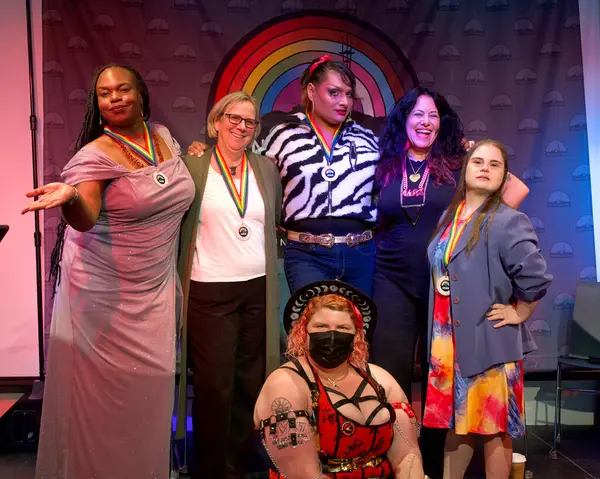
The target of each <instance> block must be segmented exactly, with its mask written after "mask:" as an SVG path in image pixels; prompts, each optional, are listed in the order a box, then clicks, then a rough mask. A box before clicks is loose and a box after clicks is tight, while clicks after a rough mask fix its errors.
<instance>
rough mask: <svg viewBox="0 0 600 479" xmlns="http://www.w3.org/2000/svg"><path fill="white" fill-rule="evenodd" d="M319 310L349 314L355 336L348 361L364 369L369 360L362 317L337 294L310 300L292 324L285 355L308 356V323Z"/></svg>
mask: <svg viewBox="0 0 600 479" xmlns="http://www.w3.org/2000/svg"><path fill="white" fill-rule="evenodd" d="M321 308H327V309H331V310H333V311H344V312H346V313H349V314H350V317H351V318H352V322H353V323H354V327H355V328H356V335H355V336H354V349H353V351H352V353H351V354H350V358H349V361H350V363H351V364H353V365H354V366H356V367H359V368H361V369H366V367H367V362H368V360H369V345H368V344H367V341H366V339H365V332H364V331H363V329H362V325H363V320H362V315H361V314H360V311H359V310H358V308H357V307H356V305H355V304H354V303H353V302H352V301H350V300H349V299H346V298H344V297H343V296H340V295H339V294H326V295H323V296H317V297H315V298H313V299H311V300H310V302H309V303H308V305H307V306H306V308H305V309H304V312H303V313H302V316H300V318H299V319H298V320H296V321H295V322H294V323H293V324H292V329H291V331H290V333H289V335H288V340H287V351H286V355H287V356H288V357H293V358H298V357H302V356H307V355H308V330H307V327H308V323H309V322H310V320H311V319H312V317H313V316H314V315H315V313H316V312H317V311H318V310H319V309H321Z"/></svg>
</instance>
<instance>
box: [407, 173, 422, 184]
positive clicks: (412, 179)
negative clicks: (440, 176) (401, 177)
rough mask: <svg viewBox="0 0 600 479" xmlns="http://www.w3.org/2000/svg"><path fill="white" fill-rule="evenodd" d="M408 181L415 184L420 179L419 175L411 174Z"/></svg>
mask: <svg viewBox="0 0 600 479" xmlns="http://www.w3.org/2000/svg"><path fill="white" fill-rule="evenodd" d="M408 178H409V179H410V181H412V182H413V183H416V182H417V181H419V180H420V179H421V173H413V174H412V175H410V176H409V177H408Z"/></svg>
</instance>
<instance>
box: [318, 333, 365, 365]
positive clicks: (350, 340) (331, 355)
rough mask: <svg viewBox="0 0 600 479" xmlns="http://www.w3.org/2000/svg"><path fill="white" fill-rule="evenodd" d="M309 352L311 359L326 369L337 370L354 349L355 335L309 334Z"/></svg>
mask: <svg viewBox="0 0 600 479" xmlns="http://www.w3.org/2000/svg"><path fill="white" fill-rule="evenodd" d="M308 336H309V338H310V340H309V342H308V350H309V352H310V357H311V359H312V360H313V361H314V362H315V363H317V364H318V365H319V366H321V367H322V368H325V369H333V368H337V367H338V366H339V365H340V364H342V363H343V362H344V361H346V360H347V359H348V358H349V357H350V354H351V353H352V351H353V349H354V334H350V333H342V332H340V331H325V332H322V333H309V334H308Z"/></svg>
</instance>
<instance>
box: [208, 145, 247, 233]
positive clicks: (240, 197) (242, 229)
mask: <svg viewBox="0 0 600 479" xmlns="http://www.w3.org/2000/svg"><path fill="white" fill-rule="evenodd" d="M215 158H216V159H217V165H219V170H221V177H222V178H223V181H225V186H227V191H229V194H230V195H231V198H232V199H233V202H234V203H235V206H236V208H237V210H238V213H239V215H240V218H242V221H243V220H244V216H245V215H246V208H247V207H248V157H247V156H246V153H244V156H242V162H241V164H240V165H241V168H242V171H241V173H240V175H241V177H242V179H241V181H240V191H239V192H238V190H237V187H236V186H235V183H234V181H233V177H232V176H231V172H230V171H229V168H228V167H227V163H225V159H224V158H223V155H222V154H221V149H220V148H219V145H217V146H216V148H215ZM250 236H251V232H250V228H248V226H246V225H245V224H244V223H242V224H241V225H240V226H238V228H237V230H236V232H235V237H236V238H237V239H239V240H240V241H248V240H249V239H250Z"/></svg>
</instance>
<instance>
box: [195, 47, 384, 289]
mask: <svg viewBox="0 0 600 479" xmlns="http://www.w3.org/2000/svg"><path fill="white" fill-rule="evenodd" d="M301 85H302V105H303V111H301V112H298V113H294V114H288V115H286V116H285V118H284V119H283V121H281V122H280V123H279V124H277V125H276V126H275V127H274V128H272V129H271V130H270V131H269V133H268V135H267V136H266V138H265V139H264V141H263V142H262V144H261V146H260V147H259V148H258V153H260V154H262V155H265V156H268V157H270V158H271V159H273V161H274V162H275V163H276V164H277V166H278V168H279V172H280V177H281V182H282V188H283V211H282V227H283V229H285V230H286V235H287V239H288V243H287V245H286V248H285V257H284V268H285V274H286V277H287V281H288V284H289V287H290V290H291V292H292V293H293V292H294V291H296V290H298V289H299V288H301V287H303V286H304V285H306V284H308V283H311V282H313V281H317V280H326V279H340V280H342V281H345V282H347V283H350V284H352V285H353V286H355V287H357V288H359V289H360V290H362V291H364V292H365V293H366V294H368V295H371V292H372V283H373V271H374V258H375V244H374V242H373V234H372V229H373V228H374V227H375V225H376V215H377V206H376V204H375V202H374V201H373V184H374V178H375V168H376V166H377V162H378V160H379V146H378V140H377V137H376V136H375V134H374V133H373V132H372V131H371V130H369V129H367V128H364V127H362V126H360V125H359V124H357V123H356V122H355V121H354V120H352V119H351V118H350V113H351V111H352V108H353V105H354V100H355V99H356V77H355V76H354V74H353V73H352V71H350V69H349V68H348V67H346V66H345V65H344V64H343V63H339V62H335V61H333V60H332V59H331V57H329V56H328V55H324V56H322V57H320V58H318V59H317V60H315V61H313V62H312V63H311V64H310V66H309V67H308V68H307V69H306V70H305V72H304V73H303V75H302V78H301ZM205 147H206V146H205V145H202V144H201V143H199V142H194V143H193V144H192V145H191V146H190V148H189V150H188V152H189V153H190V154H200V153H201V152H202V151H203V150H204V148H205Z"/></svg>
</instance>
